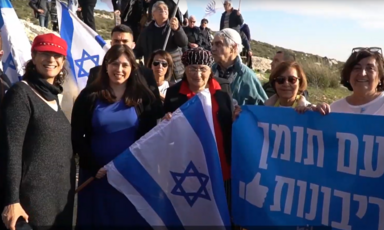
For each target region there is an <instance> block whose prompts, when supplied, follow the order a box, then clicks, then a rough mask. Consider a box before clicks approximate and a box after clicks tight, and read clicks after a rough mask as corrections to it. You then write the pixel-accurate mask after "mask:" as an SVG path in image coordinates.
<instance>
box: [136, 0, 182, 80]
mask: <svg viewBox="0 0 384 230" xmlns="http://www.w3.org/2000/svg"><path fill="white" fill-rule="evenodd" d="M152 15H153V19H154V20H153V21H152V22H151V23H150V24H149V25H148V26H147V27H146V28H145V29H144V30H143V31H142V32H141V34H140V36H139V39H138V42H137V45H136V48H135V55H136V58H137V59H140V58H142V57H144V63H145V65H147V64H148V61H149V60H148V59H149V57H150V56H151V54H152V53H153V52H154V51H155V50H158V49H163V46H164V45H165V42H166V40H165V39H166V36H167V33H168V31H169V29H170V30H171V33H170V35H169V39H168V41H167V44H166V48H165V51H167V52H168V53H169V54H170V55H171V56H172V60H173V64H174V77H175V79H172V80H173V81H177V80H179V79H181V78H182V77H183V75H184V65H183V63H182V62H181V56H182V48H184V47H186V46H188V38H187V35H186V34H185V32H184V30H183V27H182V26H181V25H180V23H179V21H178V19H177V18H176V17H174V18H171V19H168V16H169V11H168V6H167V5H166V4H165V3H164V2H163V1H157V2H156V3H155V4H154V5H153V7H152Z"/></svg>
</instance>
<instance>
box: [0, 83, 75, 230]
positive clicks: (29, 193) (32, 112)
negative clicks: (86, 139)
mask: <svg viewBox="0 0 384 230" xmlns="http://www.w3.org/2000/svg"><path fill="white" fill-rule="evenodd" d="M1 116H2V119H1V120H0V162H1V164H2V165H1V166H0V169H2V170H3V171H2V172H1V173H0V175H1V177H2V178H1V179H2V180H4V179H5V181H4V182H5V183H4V187H3V189H2V191H3V193H4V194H2V195H4V200H3V202H2V204H3V205H9V204H14V203H18V202H20V204H21V206H22V207H23V208H24V210H25V211H26V213H27V214H28V215H29V223H30V224H31V225H32V226H35V227H36V226H39V227H42V226H71V225H72V218H73V205H74V189H75V173H76V170H75V167H76V166H75V161H74V158H73V152H72V143H71V126H70V124H69V122H68V119H67V118H66V117H65V115H64V113H63V111H61V109H60V108H59V110H58V111H55V110H53V109H52V108H51V107H50V106H49V105H48V104H47V103H46V102H44V101H43V100H42V99H41V98H40V97H39V96H38V95H37V94H36V93H35V92H34V91H33V90H32V89H31V87H30V86H28V85H27V84H25V83H23V82H18V83H16V84H14V85H13V86H12V87H11V88H10V89H9V90H8V92H7V94H6V95H5V97H4V100H3V104H2V109H1ZM0 183H1V182H0ZM0 197H3V196H0ZM3 205H1V207H3Z"/></svg>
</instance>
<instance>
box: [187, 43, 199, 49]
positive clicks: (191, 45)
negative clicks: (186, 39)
mask: <svg viewBox="0 0 384 230" xmlns="http://www.w3.org/2000/svg"><path fill="white" fill-rule="evenodd" d="M189 47H191V48H197V47H199V45H197V44H195V43H189Z"/></svg>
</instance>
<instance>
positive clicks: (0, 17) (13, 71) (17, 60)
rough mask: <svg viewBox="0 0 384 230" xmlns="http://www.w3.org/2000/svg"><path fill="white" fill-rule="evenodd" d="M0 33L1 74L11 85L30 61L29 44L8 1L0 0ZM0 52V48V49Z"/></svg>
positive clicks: (22, 27) (21, 74)
mask: <svg viewBox="0 0 384 230" xmlns="http://www.w3.org/2000/svg"><path fill="white" fill-rule="evenodd" d="M0 11H1V13H0V31H1V38H2V43H3V44H2V49H3V57H2V59H1V63H2V66H3V72H4V73H5V74H6V75H7V77H8V78H9V81H10V82H11V83H12V84H13V83H16V82H18V81H20V79H21V77H22V76H23V75H24V66H25V64H26V62H27V61H29V60H31V43H30V42H29V39H28V37H27V35H26V33H25V31H24V26H23V25H22V24H21V22H20V20H19V18H18V17H17V15H16V12H15V9H13V6H12V4H11V2H10V1H9V0H0ZM0 50H1V48H0Z"/></svg>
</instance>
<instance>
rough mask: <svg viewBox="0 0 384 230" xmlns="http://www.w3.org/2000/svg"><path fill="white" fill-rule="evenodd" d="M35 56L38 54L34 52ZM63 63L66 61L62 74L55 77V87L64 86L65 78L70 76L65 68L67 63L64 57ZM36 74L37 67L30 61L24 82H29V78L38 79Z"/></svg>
mask: <svg viewBox="0 0 384 230" xmlns="http://www.w3.org/2000/svg"><path fill="white" fill-rule="evenodd" d="M34 55H36V52H32V56H34ZM63 61H64V65H63V68H62V69H61V73H59V74H58V75H57V76H56V77H55V79H54V80H53V85H56V86H62V85H63V84H64V81H65V78H66V77H67V75H68V70H67V68H65V62H66V59H65V57H63ZM34 73H37V69H36V65H35V64H33V61H32V60H29V61H28V62H27V64H26V65H25V73H24V76H23V80H25V81H28V79H29V78H31V77H36V74H34Z"/></svg>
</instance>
